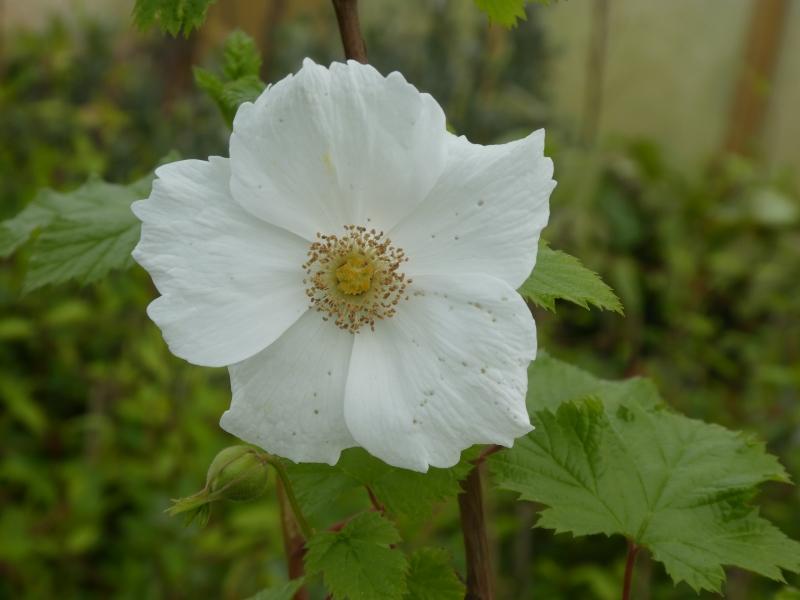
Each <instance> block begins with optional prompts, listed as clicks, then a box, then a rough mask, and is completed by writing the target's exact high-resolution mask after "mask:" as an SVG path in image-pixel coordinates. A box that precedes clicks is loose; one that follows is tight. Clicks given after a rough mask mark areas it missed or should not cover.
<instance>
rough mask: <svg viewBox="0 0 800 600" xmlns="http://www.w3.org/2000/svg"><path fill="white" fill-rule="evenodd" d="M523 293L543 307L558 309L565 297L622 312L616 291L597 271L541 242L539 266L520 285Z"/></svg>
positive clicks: (573, 301) (580, 302)
mask: <svg viewBox="0 0 800 600" xmlns="http://www.w3.org/2000/svg"><path fill="white" fill-rule="evenodd" d="M519 293H520V294H521V295H522V296H523V297H524V298H526V299H527V300H530V301H531V302H534V303H535V304H538V305H539V306H541V307H542V308H545V309H547V310H550V311H555V309H556V300H557V299H562V300H567V301H568V302H572V303H573V304H577V305H578V306H582V307H583V308H586V309H588V308H589V307H590V305H592V306H596V307H597V308H600V309H603V310H611V311H614V312H616V313H620V314H622V312H623V309H622V304H621V303H620V301H619V298H617V296H616V294H614V291H613V290H612V289H611V288H610V287H609V286H608V285H606V283H605V282H603V280H602V279H601V278H600V276H599V275H598V274H597V273H595V272H594V271H592V270H590V269H587V268H586V267H584V266H583V265H582V264H581V262H580V261H579V260H578V259H577V258H575V257H574V256H570V255H569V254H567V253H566V252H561V251H560V250H553V249H552V248H550V247H549V246H548V245H547V244H545V243H541V244H540V245H539V254H538V256H537V258H536V266H535V267H534V269H533V273H531V275H530V277H528V279H527V280H526V281H525V283H523V284H522V286H520V288H519Z"/></svg>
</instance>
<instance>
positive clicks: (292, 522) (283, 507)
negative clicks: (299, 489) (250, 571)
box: [275, 479, 309, 600]
mask: <svg viewBox="0 0 800 600" xmlns="http://www.w3.org/2000/svg"><path fill="white" fill-rule="evenodd" d="M275 487H276V489H277V492H278V506H279V508H280V515H281V533H282V534H283V550H284V553H285V554H286V563H287V567H288V574H289V579H297V578H298V577H302V576H303V575H304V574H305V566H304V565H303V557H304V555H305V545H306V540H305V538H304V537H303V534H302V533H301V532H300V527H299V525H298V523H297V520H296V519H295V518H294V514H293V512H294V511H293V510H292V507H291V504H290V503H289V500H288V498H287V495H286V490H285V489H284V486H283V482H282V481H281V479H278V481H277V483H276V485H275ZM293 600H309V594H308V590H307V589H306V588H305V587H302V588H300V589H299V590H297V592H295V595H294V596H293Z"/></svg>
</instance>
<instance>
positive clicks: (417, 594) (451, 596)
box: [405, 548, 466, 600]
mask: <svg viewBox="0 0 800 600" xmlns="http://www.w3.org/2000/svg"><path fill="white" fill-rule="evenodd" d="M407 581H408V593H407V594H406V596H405V600H463V598H464V595H465V592H466V590H465V589H464V584H463V583H461V580H459V578H458V577H457V576H456V573H455V571H454V570H453V567H452V565H451V561H450V554H449V553H448V552H447V550H443V549H439V548H422V549H421V550H417V551H416V552H414V554H412V555H411V557H410V558H409V569H408V578H407Z"/></svg>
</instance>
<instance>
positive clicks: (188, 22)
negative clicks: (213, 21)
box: [133, 0, 215, 36]
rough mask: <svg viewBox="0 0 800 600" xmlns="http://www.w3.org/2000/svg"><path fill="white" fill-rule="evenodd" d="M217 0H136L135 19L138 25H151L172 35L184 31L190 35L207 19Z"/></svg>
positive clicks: (140, 26) (142, 27) (145, 26)
mask: <svg viewBox="0 0 800 600" xmlns="http://www.w3.org/2000/svg"><path fill="white" fill-rule="evenodd" d="M214 1H215V0H136V4H134V7H133V20H134V22H135V23H136V25H137V27H139V28H140V29H146V28H147V27H150V26H151V25H158V27H159V28H160V29H161V30H162V31H164V32H166V33H169V34H170V35H172V36H176V35H178V34H179V33H181V32H183V34H184V35H187V36H188V35H189V34H190V33H191V32H192V30H193V29H198V28H199V27H200V26H201V25H202V24H203V22H204V21H205V20H206V13H207V12H208V8H209V6H211V5H212V4H213V3H214Z"/></svg>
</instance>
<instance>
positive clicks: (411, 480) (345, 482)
mask: <svg viewBox="0 0 800 600" xmlns="http://www.w3.org/2000/svg"><path fill="white" fill-rule="evenodd" d="M472 457H473V453H472V452H471V451H467V452H465V453H464V456H463V457H462V460H461V462H459V464H457V465H456V466H455V467H451V468H449V469H437V468H435V467H434V468H431V469H429V470H428V472H427V473H418V472H416V471H409V470H407V469H399V468H397V467H392V466H389V465H387V464H386V463H384V462H383V461H381V460H379V459H377V458H375V457H374V456H372V455H370V454H369V453H367V452H366V451H365V450H363V449H362V448H351V449H349V450H345V451H344V452H343V453H342V457H341V458H340V459H339V462H338V463H337V464H336V465H335V466H328V465H324V464H315V463H306V464H292V463H287V470H288V472H289V476H290V477H291V479H292V483H293V485H294V487H295V492H296V493H297V496H298V499H299V501H300V503H301V504H302V505H303V508H304V510H306V511H308V512H309V513H314V512H317V511H318V510H319V509H320V508H322V507H323V506H325V504H327V503H329V502H330V501H331V499H333V498H337V497H339V496H340V495H341V494H342V493H344V492H345V491H346V490H349V489H353V488H357V487H367V486H368V487H369V488H370V489H371V490H372V492H373V493H374V494H375V496H376V497H377V499H378V500H379V502H380V503H381V504H382V505H383V506H384V507H385V508H386V510H388V511H389V512H390V513H392V514H396V515H404V516H408V517H412V518H423V517H426V516H427V515H428V514H430V511H431V509H432V508H433V506H434V505H435V504H436V503H437V502H440V501H442V500H445V499H447V498H450V497H452V496H455V495H457V494H458V493H459V491H460V487H459V484H458V482H459V481H460V480H461V479H463V478H464V477H466V475H467V473H468V472H469V470H470V469H471V468H472V465H471V464H470V462H469V460H470V458H472Z"/></svg>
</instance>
